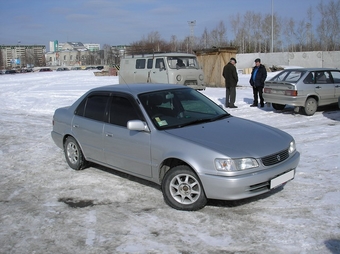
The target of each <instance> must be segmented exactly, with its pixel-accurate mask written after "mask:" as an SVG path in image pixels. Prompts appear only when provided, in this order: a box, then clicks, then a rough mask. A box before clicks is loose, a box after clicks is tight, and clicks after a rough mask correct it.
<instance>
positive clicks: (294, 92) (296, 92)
mask: <svg viewBox="0 0 340 254" xmlns="http://www.w3.org/2000/svg"><path fill="white" fill-rule="evenodd" d="M297 94H298V91H296V90H287V91H285V95H287V96H297Z"/></svg>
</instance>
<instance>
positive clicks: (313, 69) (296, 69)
mask: <svg viewBox="0 0 340 254" xmlns="http://www.w3.org/2000/svg"><path fill="white" fill-rule="evenodd" d="M285 71H339V69H336V68H316V67H315V68H291V69H289V68H288V69H285Z"/></svg>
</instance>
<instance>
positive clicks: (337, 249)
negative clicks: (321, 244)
mask: <svg viewBox="0 0 340 254" xmlns="http://www.w3.org/2000/svg"><path fill="white" fill-rule="evenodd" d="M325 245H326V247H327V249H329V251H330V252H331V253H333V254H335V253H340V240H339V239H329V240H327V241H325Z"/></svg>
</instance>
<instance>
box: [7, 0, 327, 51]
mask: <svg viewBox="0 0 340 254" xmlns="http://www.w3.org/2000/svg"><path fill="white" fill-rule="evenodd" d="M330 1H331V0H323V3H328V2H330ZM272 2H273V9H274V12H275V13H276V14H278V15H279V17H287V18H294V20H297V21H299V20H302V19H303V18H305V15H306V13H307V9H308V8H309V7H310V6H312V7H313V10H314V12H315V19H317V18H318V17H319V15H317V10H316V6H317V4H318V3H320V1H319V0H313V1H311V0H284V1H283V0H280V1H278V0H258V1H255V0H222V1H221V0H205V1H202V0H195V1H193V0H185V1H179V0H171V1H169V0H163V1H161V0H124V1H115V0H71V1H69V0H67V1H66V0H56V1H53V0H10V1H5V0H0V3H1V8H0V17H1V26H0V44H5V45H8V44H17V43H18V42H19V41H20V43H21V44H22V45H24V44H39V45H46V46H47V45H48V43H49V41H53V40H58V41H59V42H66V41H73V42H82V43H99V44H101V47H102V46H103V45H104V44H109V45H123V44H124V45H128V44H130V43H132V42H135V41H139V40H141V39H142V38H143V36H145V37H146V36H147V35H148V34H149V33H151V32H156V31H157V32H159V33H160V35H161V38H162V39H165V40H167V41H170V38H171V36H172V35H176V36H177V39H179V40H183V39H184V38H185V37H186V36H189V35H190V26H189V24H188V21H196V25H195V26H194V35H195V36H197V37H201V35H202V33H203V31H204V29H205V28H207V29H208V31H211V30H212V29H214V28H216V27H217V25H218V23H219V22H220V21H223V22H224V24H225V25H226V27H227V36H228V38H229V39H231V38H232V37H233V34H232V30H231V27H230V26H229V23H230V17H232V16H233V15H236V14H240V15H244V14H245V13H246V12H247V11H253V12H255V13H263V14H271V11H272ZM47 50H49V48H47Z"/></svg>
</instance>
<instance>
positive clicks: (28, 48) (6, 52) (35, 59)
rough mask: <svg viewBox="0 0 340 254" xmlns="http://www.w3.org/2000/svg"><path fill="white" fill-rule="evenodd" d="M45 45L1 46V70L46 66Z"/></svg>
mask: <svg viewBox="0 0 340 254" xmlns="http://www.w3.org/2000/svg"><path fill="white" fill-rule="evenodd" d="M45 48H46V47H45V45H20V44H18V45H0V51H1V58H0V59H1V60H2V62H0V68H6V69H8V68H26V67H28V68H31V67H39V66H45Z"/></svg>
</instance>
